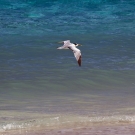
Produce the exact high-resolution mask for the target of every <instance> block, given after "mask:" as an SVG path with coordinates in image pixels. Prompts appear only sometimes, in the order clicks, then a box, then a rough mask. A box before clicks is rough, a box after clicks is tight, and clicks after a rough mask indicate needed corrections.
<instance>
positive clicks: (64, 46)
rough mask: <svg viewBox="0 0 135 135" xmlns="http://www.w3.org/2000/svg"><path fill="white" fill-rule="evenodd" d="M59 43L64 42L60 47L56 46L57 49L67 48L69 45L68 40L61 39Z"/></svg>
mask: <svg viewBox="0 0 135 135" xmlns="http://www.w3.org/2000/svg"><path fill="white" fill-rule="evenodd" d="M59 43H64V45H63V46H61V47H58V48H57V49H69V48H68V46H69V45H70V40H66V41H61V42H59Z"/></svg>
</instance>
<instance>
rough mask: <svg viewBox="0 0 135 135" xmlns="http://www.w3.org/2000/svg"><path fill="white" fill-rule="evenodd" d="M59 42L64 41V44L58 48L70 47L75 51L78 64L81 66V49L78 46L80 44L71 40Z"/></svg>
mask: <svg viewBox="0 0 135 135" xmlns="http://www.w3.org/2000/svg"><path fill="white" fill-rule="evenodd" d="M58 43H63V44H64V45H63V46H61V47H58V48H57V49H70V50H72V51H73V53H74V56H75V58H76V60H77V62H78V65H79V66H81V58H82V55H81V51H80V50H79V49H78V48H76V47H77V46H79V45H80V44H77V43H71V42H70V40H66V41H61V42H58ZM80 46H81V45H80Z"/></svg>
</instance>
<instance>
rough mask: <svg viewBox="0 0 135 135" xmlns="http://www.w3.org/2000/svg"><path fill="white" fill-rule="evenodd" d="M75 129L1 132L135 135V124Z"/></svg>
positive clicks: (12, 134) (15, 134)
mask: <svg viewBox="0 0 135 135" xmlns="http://www.w3.org/2000/svg"><path fill="white" fill-rule="evenodd" d="M74 124H75V125H74V127H69V128H68V127H59V128H56V127H50V129H49V128H48V129H46V128H45V127H39V128H37V127H32V128H31V129H27V130H26V129H20V130H10V131H5V132H0V133H1V134H2V135H108V134H109V135H134V134H135V122H133V123H118V124H104V123H102V124H99V123H98V124H92V125H91V126H89V125H88V126H87V125H86V126H81V125H80V126H77V125H76V123H74Z"/></svg>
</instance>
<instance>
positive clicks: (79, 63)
mask: <svg viewBox="0 0 135 135" xmlns="http://www.w3.org/2000/svg"><path fill="white" fill-rule="evenodd" d="M81 58H82V57H81V56H80V57H79V59H78V65H79V66H80V67H81Z"/></svg>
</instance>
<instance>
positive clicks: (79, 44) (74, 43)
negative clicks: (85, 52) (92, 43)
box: [73, 43, 82, 46]
mask: <svg viewBox="0 0 135 135" xmlns="http://www.w3.org/2000/svg"><path fill="white" fill-rule="evenodd" d="M73 44H74V45H75V46H82V45H81V44H77V43H73Z"/></svg>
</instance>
